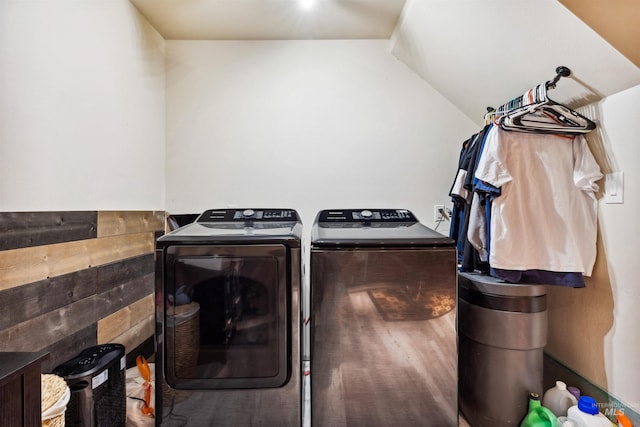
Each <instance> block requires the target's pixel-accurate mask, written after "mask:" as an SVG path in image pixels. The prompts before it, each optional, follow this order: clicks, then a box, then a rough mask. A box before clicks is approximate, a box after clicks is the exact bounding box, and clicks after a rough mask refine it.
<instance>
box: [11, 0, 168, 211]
mask: <svg viewBox="0 0 640 427" xmlns="http://www.w3.org/2000/svg"><path fill="white" fill-rule="evenodd" d="M164 106H165V100H164V40H163V39H162V37H160V35H159V34H158V33H157V32H156V31H155V30H154V29H153V28H152V27H151V26H150V25H149V24H148V23H147V22H146V20H145V19H144V18H142V16H140V15H139V14H138V13H137V11H136V10H135V9H134V8H133V6H131V4H130V3H129V2H128V1H109V0H92V1H80V0H56V1H36V0H2V1H0V211H31V210H34V211H38V210H44V211H51V210H100V209H108V210H112V209H140V210H147V209H156V210H159V209H163V208H164V140H165V134H164V132H165V126H164V114H165V110H164Z"/></svg>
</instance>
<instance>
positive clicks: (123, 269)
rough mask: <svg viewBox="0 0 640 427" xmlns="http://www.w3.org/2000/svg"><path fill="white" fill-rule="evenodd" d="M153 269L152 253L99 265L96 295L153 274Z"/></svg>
mask: <svg viewBox="0 0 640 427" xmlns="http://www.w3.org/2000/svg"><path fill="white" fill-rule="evenodd" d="M154 268H155V266H154V262H153V253H149V254H144V255H140V256H137V257H132V258H127V259H123V260H119V261H116V262H112V263H109V264H104V265H101V266H99V267H98V282H97V287H96V293H98V294H100V293H102V292H105V291H107V290H109V289H110V288H113V287H116V286H118V285H121V284H123V283H127V282H130V281H131V280H133V279H135V278H138V277H143V276H146V275H148V274H149V273H153V272H154Z"/></svg>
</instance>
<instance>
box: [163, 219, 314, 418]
mask: <svg viewBox="0 0 640 427" xmlns="http://www.w3.org/2000/svg"><path fill="white" fill-rule="evenodd" d="M301 236H302V223H301V221H300V218H299V216H298V213H297V212H296V211H295V210H293V209H211V210H207V211H206V212H204V213H203V214H201V215H200V216H199V217H198V218H197V219H196V220H195V221H194V222H193V223H191V224H188V225H185V226H183V227H180V228H178V229H177V230H175V231H172V232H171V233H169V234H167V235H164V236H162V237H160V238H159V239H158V240H157V243H156V310H155V312H156V361H155V362H156V367H155V372H156V413H157V415H156V425H163V426H172V425H176V426H177V425H194V426H205V425H215V426H249V425H251V426H265V427H272V426H276V425H277V426H299V425H300V424H301V381H300V376H301V372H300V371H301V363H300V336H299V335H300V333H299V331H300V299H299V298H300V279H301V277H300V276H301V256H300V255H301V254H300V251H301Z"/></svg>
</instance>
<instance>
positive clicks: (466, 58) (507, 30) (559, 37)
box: [391, 0, 640, 123]
mask: <svg viewBox="0 0 640 427" xmlns="http://www.w3.org/2000/svg"><path fill="white" fill-rule="evenodd" d="M391 50H392V54H393V55H395V56H396V57H398V58H399V59H400V60H402V61H403V62H405V63H406V64H407V65H408V66H410V67H411V68H412V69H413V70H415V71H416V72H417V73H418V74H419V75H420V76H421V77H423V78H424V79H425V80H426V81H427V82H429V83H430V84H431V85H432V86H434V87H435V88H436V89H437V90H438V91H439V92H441V93H442V94H443V95H444V96H445V97H446V98H448V99H449V100H450V101H451V102H452V103H453V104H454V105H456V106H457V107H458V108H459V109H460V110H462V111H463V112H464V113H465V114H466V115H467V116H468V117H469V118H471V119H472V120H474V121H476V122H478V123H481V122H482V119H483V116H484V113H485V112H486V107H487V106H493V107H498V106H500V105H502V104H504V103H506V102H508V101H509V100H511V99H513V98H515V97H517V96H519V95H521V94H522V93H524V92H525V91H527V90H528V89H530V88H532V87H534V86H535V85H537V84H539V83H544V82H545V81H548V80H551V79H552V78H553V77H555V70H556V67H558V66H560V65H563V66H566V67H569V68H570V69H571V71H572V75H571V76H570V77H568V78H563V79H561V80H560V82H559V83H558V85H557V89H555V90H553V91H550V92H549V96H550V97H551V98H552V99H554V100H556V101H558V102H562V103H564V104H567V105H568V106H570V107H574V108H575V107H578V106H581V105H585V104H588V103H590V102H594V101H597V100H599V99H602V98H603V97H605V96H609V95H611V94H614V93H617V92H619V91H621V90H624V89H627V88H630V87H633V86H636V85H638V84H640V69H639V68H638V67H637V66H636V65H634V64H633V63H632V62H631V61H630V60H629V59H627V58H626V57H625V56H623V55H622V54H621V53H620V52H619V51H618V50H616V49H615V48H613V47H612V46H611V45H610V44H609V43H608V42H607V41H605V40H604V39H603V38H602V37H601V36H600V35H598V34H597V33H596V32H595V31H594V30H592V29H591V28H590V27H589V26H587V25H586V24H585V23H584V22H583V21H581V20H580V19H579V18H578V17H576V16H575V15H574V14H573V13H571V12H570V11H569V10H568V9H567V8H566V7H564V6H563V5H562V4H561V3H559V2H558V1H557V0H536V1H530V0H409V1H408V2H407V4H406V5H405V9H404V11H403V17H402V20H401V23H400V24H399V25H398V27H397V29H396V32H395V34H394V36H393V38H392V49H391Z"/></svg>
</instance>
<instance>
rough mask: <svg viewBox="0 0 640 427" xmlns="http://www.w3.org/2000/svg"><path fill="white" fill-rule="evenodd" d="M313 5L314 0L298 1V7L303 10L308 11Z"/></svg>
mask: <svg viewBox="0 0 640 427" xmlns="http://www.w3.org/2000/svg"><path fill="white" fill-rule="evenodd" d="M314 3H315V0H300V7H301V8H303V9H305V10H310V9H311V8H312V7H313V5H314Z"/></svg>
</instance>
